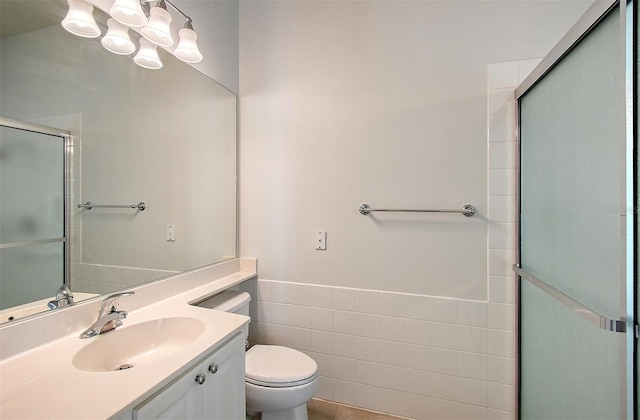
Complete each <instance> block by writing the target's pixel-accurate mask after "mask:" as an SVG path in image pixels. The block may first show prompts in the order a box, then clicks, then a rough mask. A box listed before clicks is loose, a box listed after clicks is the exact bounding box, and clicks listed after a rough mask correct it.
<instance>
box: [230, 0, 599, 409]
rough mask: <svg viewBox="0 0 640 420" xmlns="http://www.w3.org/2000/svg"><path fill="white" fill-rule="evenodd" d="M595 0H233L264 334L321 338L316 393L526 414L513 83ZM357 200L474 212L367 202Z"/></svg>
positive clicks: (245, 223) (247, 206) (388, 405)
mask: <svg viewBox="0 0 640 420" xmlns="http://www.w3.org/2000/svg"><path fill="white" fill-rule="evenodd" d="M588 5H589V2H537V1H535V2H528V1H523V2H386V1H382V2H377V1H372V2H368V1H363V2H244V1H243V2H242V3H241V8H240V23H241V31H240V33H241V35H240V88H241V89H240V105H241V106H240V110H241V113H240V121H241V125H240V132H241V143H240V156H241V191H240V197H241V205H240V209H241V240H240V244H241V255H251V256H255V257H257V258H258V260H259V261H260V267H259V274H260V279H259V280H258V284H257V311H256V313H255V314H254V315H255V316H254V318H253V320H254V323H253V324H252V326H253V327H252V339H253V341H256V342H260V343H268V344H280V345H288V346H291V347H294V348H297V349H300V350H302V351H305V352H306V353H307V354H310V355H311V356H312V357H313V358H314V359H315V360H316V361H317V362H318V364H319V372H320V390H319V391H318V393H317V394H316V396H317V397H320V398H325V399H329V400H334V401H338V402H341V403H346V404H350V405H356V406H360V407H364V408H368V409H373V410H379V411H383V412H387V413H392V414H397V415H402V416H407V417H411V418H416V419H442V418H461V419H462V418H485V419H486V418H491V419H512V418H515V416H516V400H517V389H516V337H517V331H516V313H517V309H516V305H515V302H516V298H515V282H514V280H515V277H514V275H513V273H512V271H511V264H512V263H513V259H514V255H515V253H514V247H515V243H514V240H513V233H514V222H515V212H514V208H515V196H514V194H515V169H514V168H515V148H514V139H515V130H514V129H515V117H516V116H515V106H514V103H515V98H514V94H513V91H514V86H516V85H517V84H518V83H519V81H521V80H522V79H523V77H524V76H525V75H526V74H528V72H529V71H530V70H531V68H532V66H533V65H534V64H535V62H536V61H537V60H529V59H531V58H535V57H541V56H544V54H545V53H546V52H547V51H548V50H549V49H550V48H551V47H552V46H553V45H554V44H555V42H556V41H557V40H558V39H559V38H560V37H561V36H562V35H563V34H564V32H566V30H567V29H568V28H569V27H570V26H571V24H572V23H573V22H574V21H575V20H576V19H577V18H578V17H579V16H580V15H581V14H582V12H583V11H584V10H586V8H587V7H588ZM506 61H508V62H506ZM490 63H499V64H492V65H489V64H490ZM362 201H368V202H369V203H370V204H372V205H373V206H381V207H382V206H389V207H395V208H402V207H406V208H430V207H431V208H433V207H435V208H438V207H443V208H453V207H457V206H460V205H462V204H464V203H467V202H469V203H471V204H473V205H475V206H476V207H477V208H478V214H477V215H476V216H475V217H474V218H472V219H465V218H464V217H462V216H459V215H451V216H449V215H440V214H439V215H380V216H376V217H375V218H374V217H371V216H368V217H364V216H361V215H359V214H358V212H357V206H358V204H359V203H360V202H362ZM314 229H326V230H327V232H328V248H327V250H326V251H315V250H314V243H313V235H312V233H313V230H314Z"/></svg>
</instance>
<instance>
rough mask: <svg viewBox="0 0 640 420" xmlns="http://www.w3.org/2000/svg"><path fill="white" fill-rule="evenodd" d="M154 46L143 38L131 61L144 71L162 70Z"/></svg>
mask: <svg viewBox="0 0 640 420" xmlns="http://www.w3.org/2000/svg"><path fill="white" fill-rule="evenodd" d="M156 48H157V47H156V46H155V45H154V44H152V43H151V42H149V41H147V40H146V39H144V38H140V49H139V50H138V54H136V56H135V57H133V61H134V62H135V63H136V64H137V65H139V66H140V67H144V68H145V69H151V70H157V69H159V68H162V61H160V57H158V51H157V50H156Z"/></svg>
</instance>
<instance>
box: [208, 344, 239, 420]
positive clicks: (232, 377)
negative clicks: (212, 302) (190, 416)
mask: <svg viewBox="0 0 640 420" xmlns="http://www.w3.org/2000/svg"><path fill="white" fill-rule="evenodd" d="M244 355H245V353H244V336H243V335H238V336H236V337H235V338H234V339H232V340H231V341H230V342H229V343H227V344H226V345H225V346H223V347H222V348H221V349H220V350H218V351H216V352H215V353H213V354H212V355H211V356H210V357H208V358H207V359H206V360H205V362H204V364H203V368H204V370H205V371H206V373H207V382H206V384H205V385H206V386H205V387H203V388H204V395H203V400H204V412H205V413H206V415H207V418H209V419H219V420H223V419H224V420H236V419H237V420H244V419H245V418H246V414H245V376H244Z"/></svg>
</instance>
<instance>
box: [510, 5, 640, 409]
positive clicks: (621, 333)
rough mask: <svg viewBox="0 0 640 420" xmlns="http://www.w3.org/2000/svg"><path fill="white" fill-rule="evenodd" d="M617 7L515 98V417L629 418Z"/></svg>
mask: <svg viewBox="0 0 640 420" xmlns="http://www.w3.org/2000/svg"><path fill="white" fill-rule="evenodd" d="M619 9H620V8H619V7H616V8H614V9H612V10H611V11H609V13H608V14H606V16H604V17H603V18H602V19H601V20H599V22H598V23H597V25H595V26H594V27H592V28H590V30H589V32H588V33H587V34H586V35H585V36H584V37H581V38H580V41H579V42H577V43H576V44H574V45H573V46H572V47H571V49H570V50H569V51H568V52H567V53H566V54H564V55H562V56H561V58H560V59H559V60H558V61H556V62H555V64H554V65H553V66H552V67H551V68H550V70H549V71H548V72H547V73H546V74H545V75H544V76H543V77H541V78H540V79H539V80H538V81H537V82H536V83H535V84H534V85H533V87H531V88H530V89H528V90H526V92H524V93H522V94H521V95H520V97H519V110H520V230H519V234H520V252H519V261H518V265H519V268H516V272H517V273H518V274H519V275H520V278H521V281H520V401H519V409H520V414H521V418H523V419H538V418H539V419H598V420H605V419H622V418H633V409H632V408H630V407H632V404H630V403H631V402H632V401H630V399H632V398H633V397H632V395H633V394H632V389H630V388H631V386H630V385H629V383H628V381H629V377H630V372H629V369H632V366H629V365H628V354H629V351H630V350H629V346H628V339H629V333H628V332H627V329H628V328H630V327H629V326H628V324H627V319H626V314H627V311H628V301H627V298H628V293H629V292H628V287H633V278H632V277H631V278H628V277H629V275H628V271H627V270H628V266H629V264H631V265H632V264H633V251H634V250H633V236H631V237H629V234H628V231H629V230H628V225H627V223H631V224H632V223H633V209H628V208H627V207H629V206H628V205H627V202H628V200H629V191H632V190H630V188H633V178H632V177H631V176H630V175H629V173H631V172H630V171H627V170H626V169H627V164H626V162H627V159H628V155H629V154H631V153H632V152H631V151H630V150H629V149H628V146H627V143H626V131H625V125H624V117H623V116H624V113H625V90H624V88H623V87H624V77H625V61H624V48H623V43H621V39H622V38H621V28H624V27H623V26H621V16H622V15H621V13H624V11H623V12H621V11H620V10H619ZM629 202H632V201H629ZM630 206H631V207H633V204H631V205H630ZM631 313H632V312H631ZM629 325H631V324H629ZM631 352H632V350H631Z"/></svg>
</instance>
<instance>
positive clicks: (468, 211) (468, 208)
mask: <svg viewBox="0 0 640 420" xmlns="http://www.w3.org/2000/svg"><path fill="white" fill-rule="evenodd" d="M358 211H359V212H360V214H361V215H363V216H366V215H368V214H369V213H371V212H374V211H386V212H394V213H461V214H462V215H464V216H467V217H471V216H473V215H474V214H475V213H476V208H475V207H473V206H472V205H471V204H465V205H464V206H462V208H461V209H455V210H410V209H372V208H371V207H370V206H369V205H368V204H367V203H362V204H360V207H358Z"/></svg>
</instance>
